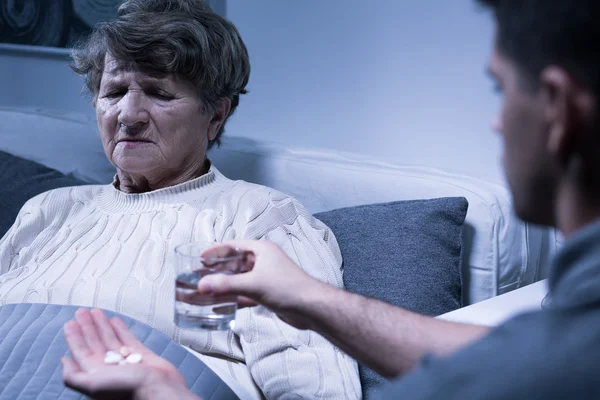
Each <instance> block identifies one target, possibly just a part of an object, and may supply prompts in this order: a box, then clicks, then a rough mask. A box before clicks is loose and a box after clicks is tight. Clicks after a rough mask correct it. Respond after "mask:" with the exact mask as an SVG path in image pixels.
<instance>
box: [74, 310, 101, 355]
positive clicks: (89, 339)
mask: <svg viewBox="0 0 600 400" xmlns="http://www.w3.org/2000/svg"><path fill="white" fill-rule="evenodd" d="M75 320H76V321H77V323H78V324H79V326H80V327H81V332H82V333H83V338H84V340H85V341H86V343H87V344H88V347H89V348H90V350H91V351H92V352H93V353H95V354H102V355H104V353H106V346H104V343H102V340H101V339H100V335H99V334H98V329H97V327H96V323H95V322H94V318H92V314H91V313H90V311H89V310H88V309H86V308H80V309H79V310H77V311H75Z"/></svg>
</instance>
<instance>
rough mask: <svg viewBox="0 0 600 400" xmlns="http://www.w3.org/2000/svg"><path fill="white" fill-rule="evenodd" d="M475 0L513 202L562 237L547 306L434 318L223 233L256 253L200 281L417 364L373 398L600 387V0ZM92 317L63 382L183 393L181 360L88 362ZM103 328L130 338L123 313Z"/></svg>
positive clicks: (388, 366)
mask: <svg viewBox="0 0 600 400" xmlns="http://www.w3.org/2000/svg"><path fill="white" fill-rule="evenodd" d="M479 2H480V3H482V4H483V5H485V6H486V7H488V8H490V9H491V10H492V11H493V12H494V15H495V17H496V25H497V33H496V43H495V47H494V50H493V52H492V55H491V58H490V61H489V72H490V74H491V75H492V77H493V79H494V80H495V81H496V82H497V83H498V87H499V90H500V91H501V92H502V93H503V95H504V102H503V103H504V104H503V106H502V110H501V112H500V114H499V118H498V120H497V122H496V129H497V130H498V132H499V133H500V134H501V136H502V140H503V143H504V157H503V164H504V169H505V171H506V176H507V178H508V183H509V185H510V188H511V191H512V194H513V202H514V207H515V210H516V212H517V214H518V215H519V216H520V217H521V218H523V219H524V220H526V221H529V222H532V223H536V224H543V225H547V226H552V227H556V228H558V229H559V230H560V231H561V232H562V233H563V234H564V235H565V237H566V238H567V241H566V243H565V245H564V248H563V249H562V250H561V251H560V253H559V254H558V255H557V257H556V259H555V261H554V264H553V266H552V274H551V277H550V280H549V282H550V295H551V299H552V301H551V303H550V307H549V308H548V309H545V310H543V311H539V312H533V313H528V314H524V315H521V316H519V317H516V318H514V319H512V320H510V321H508V322H506V323H505V324H503V325H501V326H499V327H498V328H496V329H493V330H491V331H488V330H487V329H486V328H482V327H477V326H469V325H461V324H454V323H449V322H444V321H439V320H435V319H432V318H429V317H423V316H419V315H415V314H412V313H410V312H408V311H405V310H402V309H399V308H396V307H393V306H390V305H388V304H384V303H381V302H379V301H375V300H371V299H367V298H364V297H361V296H358V295H355V294H351V293H347V292H344V291H341V290H338V289H335V288H332V287H330V286H327V285H325V284H324V283H321V282H319V281H317V280H315V279H313V278H311V277H309V276H308V275H307V274H305V273H304V272H303V271H302V270H300V268H298V267H297V266H296V265H294V264H293V263H292V262H291V261H290V260H289V259H288V258H287V257H286V256H285V255H284V253H283V252H282V251H281V250H280V249H279V248H277V247H275V246H274V245H272V244H270V243H265V242H241V243H231V245H233V246H237V247H241V248H243V249H246V250H249V251H251V252H252V253H253V255H252V256H251V257H250V258H252V259H251V260H249V262H250V263H251V264H253V266H254V268H253V270H252V271H251V272H248V273H245V274H240V275H235V276H211V277H207V278H205V279H204V280H202V281H201V282H200V290H201V291H203V292H206V293H237V294H240V295H243V296H246V297H244V298H243V301H244V302H247V303H252V302H258V303H260V304H263V305H265V306H267V307H269V308H271V309H272V310H274V311H275V312H277V313H278V315H279V316H280V317H281V318H282V319H284V320H285V321H287V322H288V323H290V324H292V325H294V326H296V327H300V328H305V329H312V330H314V331H317V332H318V333H320V334H322V335H324V336H325V337H327V338H328V339H329V340H331V341H332V342H334V343H335V344H337V345H338V346H339V347H340V348H342V349H343V350H345V351H346V352H348V353H349V354H351V355H352V356H354V357H356V358H357V359H358V360H359V361H362V362H363V363H365V364H367V365H369V366H370V367H371V368H373V369H375V370H377V371H379V372H380V373H382V374H384V375H387V376H390V377H397V376H400V375H402V374H403V373H404V372H407V371H408V370H412V372H411V373H410V374H407V375H406V376H404V377H402V378H400V379H398V380H396V381H394V382H391V383H389V384H387V385H386V386H385V387H383V388H382V390H381V391H380V392H378V393H377V394H375V397H376V398H382V399H383V398H385V399H388V398H389V399H397V398H407V399H532V398H536V399H538V398H539V399H559V398H560V399H585V398H590V399H591V398H600V380H598V379H596V374H597V371H598V369H599V368H600V329H599V328H598V327H600V118H599V117H600V110H599V109H598V100H599V99H600V47H598V45H597V43H599V42H600V24H598V23H597V22H598V21H600V2H598V1H597V0H578V1H567V0H553V1H547V0H479ZM221 249H222V248H221ZM214 251H220V249H219V248H216V249H215V250H214ZM267 277H268V279H267ZM298 287H302V288H303V290H302V291H298V290H295V288H298ZM93 315H95V316H94V317H92V316H91V315H90V314H89V312H87V311H82V312H81V313H80V314H79V318H78V321H79V322H77V323H76V322H72V323H69V324H68V325H67V327H66V329H65V331H66V334H67V341H68V343H69V345H70V346H71V349H72V350H73V349H74V350H75V351H73V356H74V358H75V362H73V361H72V360H69V361H66V363H65V371H64V376H65V381H66V383H67V384H69V385H71V386H73V387H75V388H78V389H79V390H83V391H86V392H87V393H92V394H93V393H98V392H99V391H102V390H103V389H106V388H114V387H116V386H119V387H121V388H124V389H126V390H128V391H129V393H133V394H134V395H136V396H138V397H139V398H161V397H160V396H163V397H164V396H165V393H178V394H177V396H188V394H185V387H184V386H182V384H181V383H179V382H180V380H179V379H178V378H177V377H178V374H177V373H176V371H175V372H173V370H172V369H170V368H172V367H168V368H167V367H165V366H164V365H163V364H161V360H160V359H158V360H154V358H153V357H152V355H149V356H148V360H147V362H146V361H145V363H144V364H143V365H142V364H140V365H139V366H128V368H129V369H130V372H128V373H127V374H124V373H120V374H118V373H117V372H116V371H118V370H119V368H116V367H104V366H103V365H102V364H101V363H93V362H92V363H91V362H90V359H91V354H92V353H93V352H91V351H90V349H89V348H88V347H89V346H87V345H86V341H85V339H86V337H87V336H89V335H88V334H87V333H86V332H95V331H98V332H100V337H101V338H102V337H103V336H102V335H103V334H102V332H112V331H111V330H110V329H107V328H110V327H111V325H110V324H109V323H108V321H106V320H103V319H102V315H101V313H99V312H94V314H93ZM365 318H367V319H368V318H372V319H374V320H376V321H377V323H369V321H368V320H365ZM381 321H384V323H382V322H381ZM112 326H113V327H115V330H116V331H117V333H118V334H119V337H121V336H122V335H124V336H123V337H124V338H125V339H126V340H130V339H131V338H129V339H127V333H126V332H121V333H119V329H121V330H123V327H122V326H119V324H118V321H117V322H114V323H113V325H112ZM123 341H125V340H123ZM132 344H135V343H133V342H132ZM142 368H143V371H145V372H144V373H138V372H140V371H142ZM121 371H124V370H121ZM92 372H93V373H94V374H95V375H92ZM117 381H118V382H119V385H115V382H117ZM111 385H112V386H111ZM169 391H172V392H169ZM174 395H175V394H174ZM156 396H158V397H156ZM180 398H184V397H180Z"/></svg>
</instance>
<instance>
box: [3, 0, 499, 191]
mask: <svg viewBox="0 0 600 400" xmlns="http://www.w3.org/2000/svg"><path fill="white" fill-rule="evenodd" d="M226 10H227V11H226V12H227V16H228V18H230V19H231V20H232V21H233V22H234V23H235V24H236V25H237V27H238V29H239V30H240V32H241V33H242V36H243V37H244V40H245V42H246V44H247V46H248V48H249V51H250V55H251V59H252V68H253V71H252V76H251V81H250V85H249V87H248V88H249V90H250V94H248V95H247V96H246V97H245V98H243V99H242V103H241V106H240V108H239V110H238V112H237V114H236V116H235V117H233V118H232V120H231V121H230V125H229V129H228V134H229V135H236V136H246V137H250V138H256V139H261V140H268V141H274V142H280V143H284V144H289V145H294V146H303V147H324V148H329V149H339V150H342V151H350V152H360V153H363V154H367V155H373V156H374V157H378V158H383V159H387V160H391V161H393V162H395V163H401V164H420V165H431V166H437V167H442V168H446V169H451V170H455V171H459V172H466V173H470V174H472V175H475V176H479V177H483V178H487V179H492V180H497V181H501V180H502V174H501V171H500V167H499V157H500V144H499V140H498V138H497V137H496V135H494V134H493V133H492V131H491V128H490V125H491V123H490V121H491V119H492V117H493V114H494V111H495V108H496V107H497V105H498V100H497V99H496V98H495V97H494V95H493V94H492V93H491V91H490V90H489V88H490V87H491V84H490V83H489V82H488V81H487V78H486V77H485V74H484V69H485V60H486V57H487V54H488V51H489V47H490V44H491V41H492V28H493V27H492V24H491V22H490V19H489V17H488V16H486V14H484V13H482V12H480V11H479V10H478V9H477V7H476V6H475V4H474V1H472V0H445V1H439V0H371V1H364V0H326V1H323V0H286V1H281V0H253V1H245V0H228V1H227V3H226ZM66 64H67V62H66V61H65V60H64V57H62V56H60V55H55V54H54V55H53V54H48V55H45V56H42V57H39V56H35V57H34V56H32V55H23V54H20V53H14V52H8V53H6V52H5V51H4V52H0V87H2V88H3V90H2V91H0V105H20V106H22V105H33V106H40V107H53V108H57V107H59V108H68V109H71V110H76V111H82V112H86V113H92V110H91V108H90V106H89V101H88V100H86V99H83V98H81V97H79V94H80V89H81V82H80V80H79V78H77V77H76V76H74V74H73V73H72V72H70V70H69V69H68V68H67V67H66Z"/></svg>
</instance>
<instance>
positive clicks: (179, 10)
mask: <svg viewBox="0 0 600 400" xmlns="http://www.w3.org/2000/svg"><path fill="white" fill-rule="evenodd" d="M107 54H110V55H111V56H113V57H114V58H115V59H116V60H118V61H119V62H121V63H125V64H126V65H127V66H128V67H129V68H131V69H132V70H139V71H140V72H143V73H147V74H153V75H159V76H160V75H164V74H174V75H177V76H180V77H183V78H185V79H188V80H189V81H191V82H192V83H193V84H194V85H196V87H197V88H198V93H199V96H200V100H201V101H202V104H203V105H204V111H205V112H214V110H215V108H216V106H217V104H218V103H219V101H222V100H223V99H230V100H231V111H230V112H229V116H230V115H231V114H233V112H234V111H235V109H236V108H237V106H238V104H239V97H240V95H241V94H245V93H246V89H245V88H246V85H247V84H248V79H249V77H250V60H249V57H248V51H247V49H246V46H245V44H244V42H243V41H242V38H241V37H240V34H239V32H238V31H237V29H236V27H235V26H234V25H233V24H232V23H231V22H229V21H227V20H226V19H224V18H223V17H221V16H219V15H218V14H216V13H215V12H213V11H212V10H211V9H210V7H209V6H208V5H207V4H206V3H205V2H204V1H202V0H127V1H125V2H124V3H123V5H121V6H120V7H119V11H118V17H117V18H116V19H115V20H112V21H108V22H103V23H100V24H98V25H97V26H96V27H95V29H94V30H93V31H92V33H91V34H90V36H88V37H87V38H86V39H84V40H83V41H81V42H80V43H79V45H77V46H76V47H75V48H74V49H73V52H72V58H73V62H72V64H71V68H72V69H73V70H74V71H75V72H76V73H78V74H79V75H81V76H83V78H84V80H85V85H86V87H87V89H88V90H89V91H90V92H91V93H92V94H93V96H94V98H96V96H97V95H98V91H99V89H100V81H101V79H102V72H103V69H104V60H105V56H106V55H107ZM229 116H228V117H229ZM224 125H225V123H223V126H221V130H220V131H219V133H218V135H217V137H216V139H215V140H214V141H213V142H211V143H209V148H210V147H211V146H212V145H213V144H214V143H217V144H218V143H220V137H221V134H222V133H223V128H224Z"/></svg>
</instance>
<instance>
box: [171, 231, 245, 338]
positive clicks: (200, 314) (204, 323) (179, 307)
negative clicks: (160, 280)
mask: <svg viewBox="0 0 600 400" xmlns="http://www.w3.org/2000/svg"><path fill="white" fill-rule="evenodd" d="M214 244H215V243H202V242H196V243H187V244H182V245H180V246H177V247H176V248H175V257H176V263H175V272H176V278H175V324H176V325H177V326H179V327H181V328H185V329H206V330H214V331H220V330H227V329H232V328H233V326H234V324H235V313H236V311H237V296H209V295H203V294H200V293H198V290H197V287H198V282H199V281H200V279H201V278H202V277H203V276H206V275H209V274H237V273H240V272H242V266H243V257H244V252H242V251H240V250H237V249H234V248H223V249H220V251H219V252H217V253H215V254H211V255H209V256H206V255H205V256H203V255H202V254H203V253H204V252H205V251H206V250H207V249H208V248H210V247H211V246H213V245H214Z"/></svg>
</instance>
